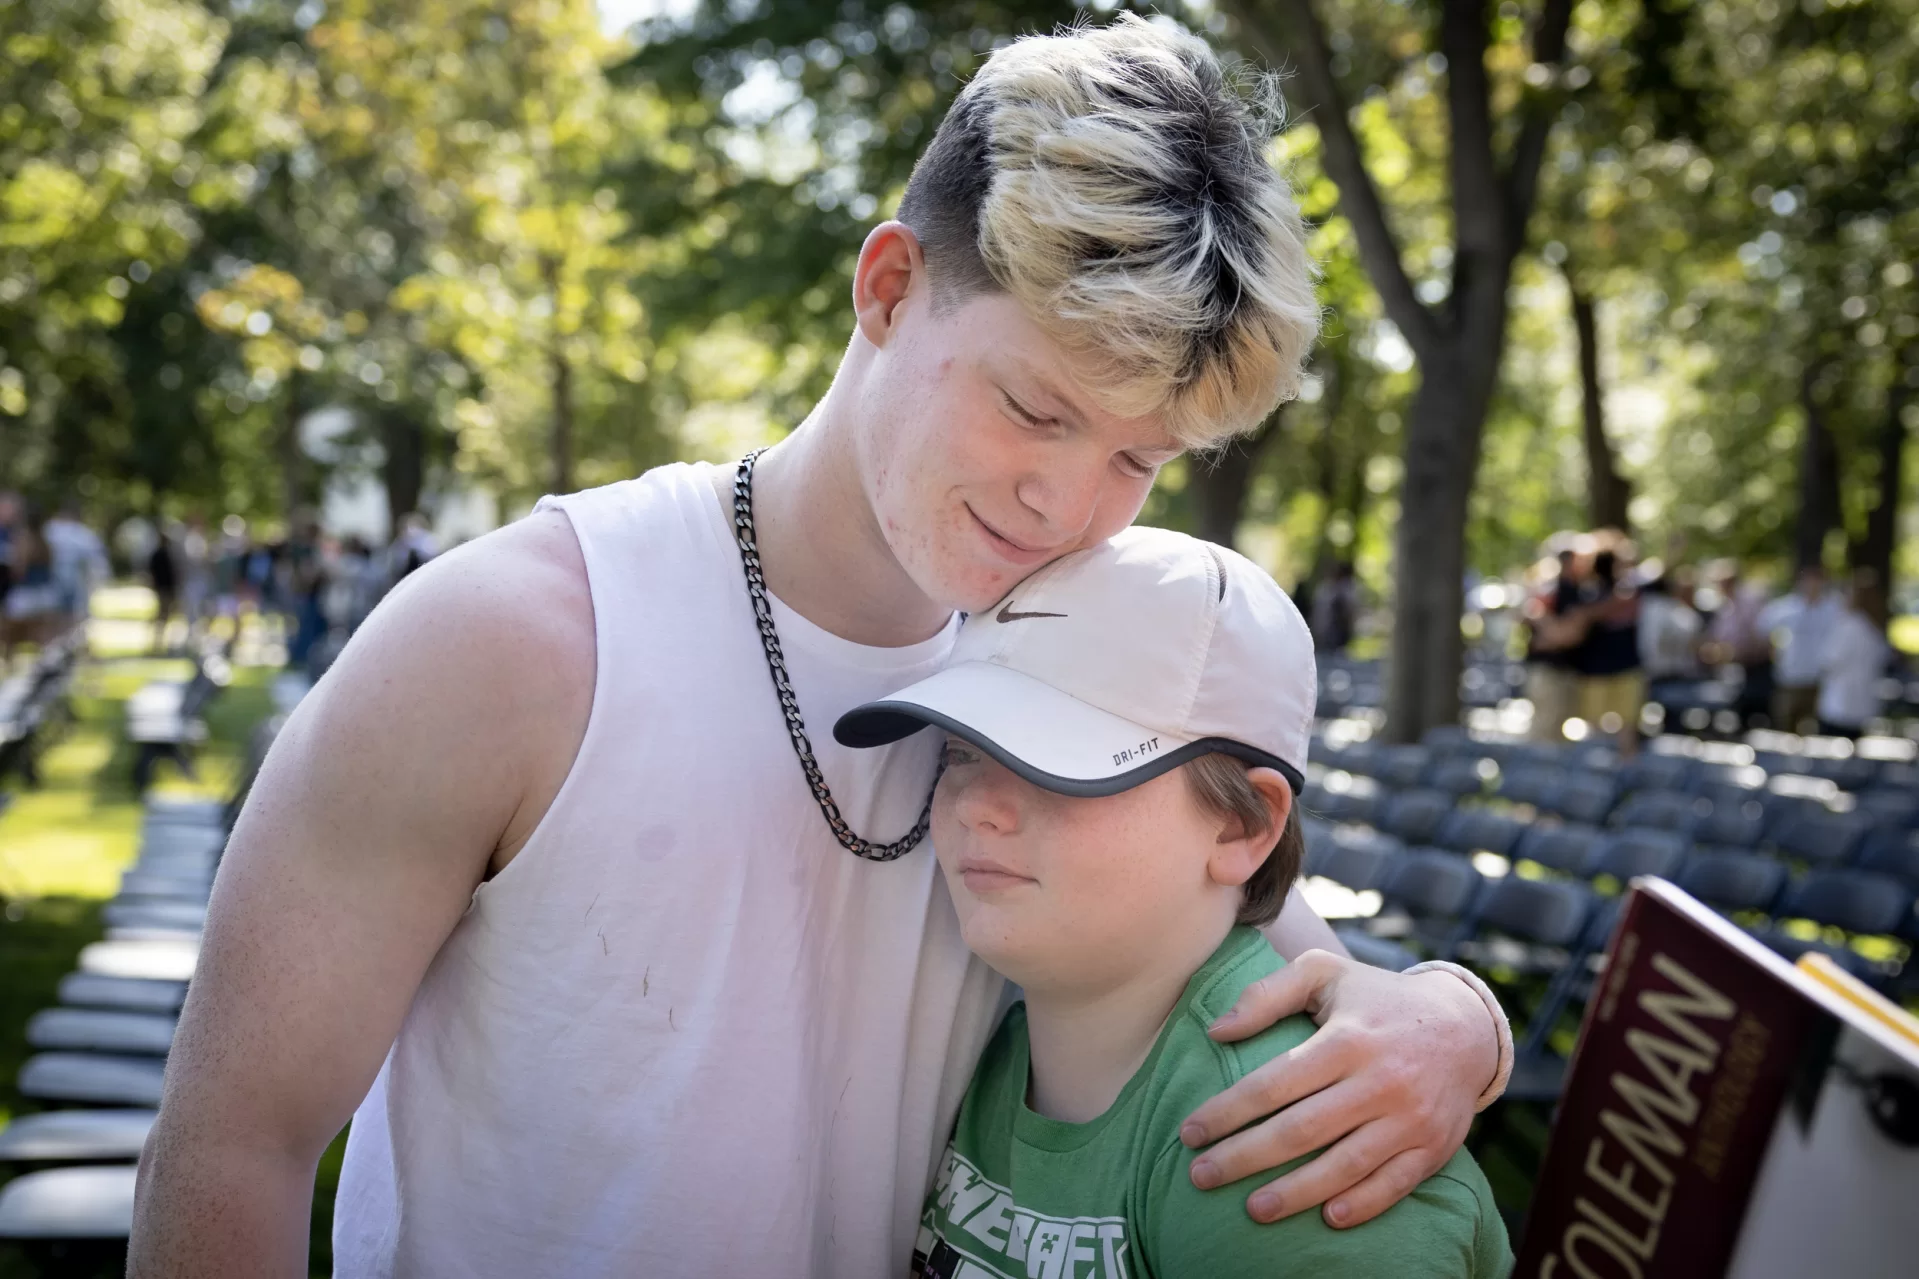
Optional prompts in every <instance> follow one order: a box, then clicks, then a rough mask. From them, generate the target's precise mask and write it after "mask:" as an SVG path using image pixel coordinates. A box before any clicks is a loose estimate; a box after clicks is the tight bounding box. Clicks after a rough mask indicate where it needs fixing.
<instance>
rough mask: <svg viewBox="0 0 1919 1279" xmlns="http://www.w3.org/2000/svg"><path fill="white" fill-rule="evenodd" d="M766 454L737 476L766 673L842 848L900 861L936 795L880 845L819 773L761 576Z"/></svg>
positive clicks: (737, 519)
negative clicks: (757, 508)
mask: <svg viewBox="0 0 1919 1279" xmlns="http://www.w3.org/2000/svg"><path fill="white" fill-rule="evenodd" d="M763 452H765V450H764V449H755V450H754V451H753V452H751V453H748V454H747V455H746V456H745V457H743V458H741V459H740V465H739V469H738V470H736V471H734V472H733V534H734V536H735V537H736V538H737V539H738V541H739V544H740V567H742V568H743V569H745V570H746V595H747V598H748V599H750V600H752V601H753V616H754V617H755V618H756V619H758V621H759V625H760V647H761V648H763V649H765V650H766V669H767V670H768V671H769V672H771V674H772V676H773V691H774V692H775V693H777V694H779V699H780V711H781V712H782V713H783V714H784V715H785V716H786V735H787V736H788V737H790V738H792V739H793V753H794V754H795V755H798V756H799V757H800V771H801V772H803V773H805V774H806V784H807V785H808V786H810V787H812V788H813V799H814V800H815V801H816V802H817V803H818V804H819V806H820V815H821V816H823V817H825V818H826V824H827V825H828V826H829V827H831V828H832V831H833V836H834V838H836V839H838V840H839V841H840V847H842V848H844V849H845V850H846V851H847V852H849V853H851V854H853V855H854V856H855V857H863V858H865V859H866V860H867V861H869V862H890V861H898V860H899V859H900V858H902V857H904V856H906V854H908V853H910V852H912V851H913V850H914V849H915V848H917V847H919V843H920V841H921V840H922V839H925V838H926V828H927V826H928V825H929V824H930V823H931V822H932V817H933V796H932V795H931V794H930V793H929V794H928V795H927V796H926V807H924V808H922V809H921V810H920V819H919V820H918V821H917V822H914V823H913V829H912V830H909V831H907V832H906V834H905V835H904V836H903V837H901V838H899V839H896V840H894V841H893V842H892V843H890V844H875V843H874V842H873V841H872V840H870V839H863V838H861V837H860V836H859V835H858V834H856V833H855V832H854V830H853V828H852V827H851V826H849V825H847V823H846V819H845V818H844V817H842V816H840V806H839V805H838V804H835V803H834V802H833V792H832V791H830V790H828V789H826V777H825V776H824V775H823V774H822V773H821V772H820V764H819V761H818V760H816V759H814V758H813V743H812V742H810V741H808V740H807V737H806V724H805V722H804V721H802V720H801V719H800V703H799V699H798V698H797V697H795V696H794V695H793V681H792V680H790V679H788V678H787V675H786V658H785V656H784V655H783V654H782V653H781V651H780V633H779V632H778V631H777V630H775V629H774V627H773V605H772V601H771V599H770V598H769V597H768V595H767V593H766V575H765V574H764V573H762V572H761V571H760V551H759V535H758V533H757V532H756V531H755V530H754V527H753V462H754V460H755V459H756V458H758V457H759V455H760V454H761V453H763Z"/></svg>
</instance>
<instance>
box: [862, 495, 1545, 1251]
mask: <svg viewBox="0 0 1919 1279" xmlns="http://www.w3.org/2000/svg"><path fill="white" fill-rule="evenodd" d="M1312 653H1313V647H1312V640H1311V637H1310V636H1309V634H1308V632H1307V629H1306V626H1305V624H1304V623H1303V622H1302V621H1301V619H1300V617H1299V614H1298V612H1297V610H1295V609H1294V607H1293V605H1292V602H1291V601H1290V600H1289V599H1287V598H1286V595H1285V593H1284V592H1282V591H1281V590H1280V589H1279V588H1278V586H1277V585H1275V584H1274V582H1273V581H1272V579H1271V578H1270V577H1268V576H1267V575H1266V574H1264V573H1262V572H1261V571H1260V570H1258V569H1257V568H1255V567H1254V566H1253V565H1252V564H1251V563H1249V562H1247V561H1246V560H1244V559H1242V558H1240V557H1239V556H1237V555H1235V554H1233V553H1232V552H1230V551H1226V550H1222V549H1220V548H1219V547H1216V546H1212V545H1210V544H1208V543H1205V542H1200V541H1196V540H1195V539H1193V538H1189V537H1186V536H1184V535H1183V534H1178V533H1172V532H1168V531H1165V530H1163V529H1150V528H1133V529H1128V530H1126V531H1125V532H1123V533H1121V534H1119V535H1118V536H1116V537H1114V538H1113V539H1112V540H1111V541H1110V542H1107V543H1105V544H1104V545H1101V546H1099V547H1096V548H1094V549H1091V550H1087V551H1082V552H1079V553H1077V554H1074V555H1070V556H1067V557H1066V558H1064V559H1061V560H1058V561H1056V562H1055V563H1053V564H1051V565H1049V566H1048V567H1046V568H1044V569H1042V570H1040V571H1039V572H1038V573H1036V574H1034V575H1033V576H1032V577H1030V578H1028V579H1027V580H1026V581H1025V582H1023V583H1021V584H1020V585H1019V586H1018V587H1016V588H1014V590H1013V591H1012V593H1011V594H1009V595H1008V596H1006V598H1005V599H1004V600H1002V601H1001V602H1000V603H999V604H998V605H996V606H995V607H994V608H992V609H990V610H988V611H986V612H982V613H979V614H976V615H975V616H973V617H971V618H969V619H968V621H967V622H966V624H965V627H964V628H963V629H962V631H961V633H960V636H959V639H958V642H957V646H956V648H955V650H954V653H953V660H952V664H951V665H949V666H948V667H947V668H946V669H945V670H943V671H941V672H940V673H939V674H937V675H934V676H932V677H931V678H929V679H926V680H922V681H920V682H919V683H917V684H914V685H912V686H910V687H908V688H906V689H903V690H902V691H900V692H898V693H896V694H894V695H893V696H892V697H890V698H887V699H886V700H884V701H879V702H871V703H868V704H866V705H865V706H861V707H859V708H857V709H855V710H853V711H851V712H849V713H848V714H847V715H846V716H845V717H843V718H842V719H841V720H840V722H839V724H838V725H837V727H836V729H835V732H836V734H837V735H838V737H839V738H840V740H841V741H842V742H845V743H846V744H848V745H855V746H862V745H877V744H880V743H884V742H890V741H897V740H899V739H900V738H902V737H904V736H906V735H908V734H910V733H912V732H915V731H917V730H919V729H921V728H923V727H925V726H927V725H933V726H937V727H939V728H941V729H943V730H945V732H946V734H947V746H946V754H945V764H944V769H945V771H944V773H943V775H942V777H941V780H940V783H939V787H938V790H937V792H936V794H935V797H934V804H933V826H932V835H933V842H934V846H935V848H936V850H937V852H938V855H939V861H940V866H941V868H942V869H943V870H944V872H945V875H946V880H947V884H948V885H949V887H950V888H951V890H952V897H953V902H954V905H955V907H956V908H957V910H958V913H959V919H960V924H961V928H962V929H963V931H964V933H965V937H966V941H967V944H968V945H970V946H971V947H972V948H973V949H974V951H976V952H977V953H978V954H979V955H980V956H982V957H983V958H984V959H986V960H987V962H989V963H990V964H992V966H993V967H994V968H996V969H998V970H999V971H1000V972H1001V973H1003V974H1005V975H1006V976H1007V977H1008V978H1010V979H1011V980H1012V981H1014V982H1017V983H1018V984H1019V985H1020V986H1021V987H1023V989H1024V992H1025V1003H1024V1005H1023V1006H1017V1005H1016V1006H1015V1007H1014V1009H1013V1010H1012V1011H1011V1012H1010V1013H1008V1014H1007V1017H1006V1020H1005V1022H1004V1023H1003V1024H1002V1025H1001V1027H1000V1029H999V1032H998V1033H997V1034H996V1035H995V1036H994V1039H993V1042H992V1044H991V1045H990V1046H989V1047H988V1048H987V1050H986V1054H985V1056H984V1057H983V1058H982V1059H981V1060H980V1063H979V1067H978V1069H977V1070H976V1071H975V1072H974V1075H973V1080H972V1084H971V1086H970V1088H969V1089H968V1092H967V1095H966V1100H965V1103H964V1105H963V1106H962V1108H961V1111H960V1116H959V1122H958V1124H957V1126H956V1128H955V1131H954V1133H953V1137H952V1143H951V1145H950V1146H949V1148H948V1150H947V1154H946V1158H945V1161H944V1163H943V1165H942V1168H941V1171H940V1173H939V1176H938V1179H937V1182H936V1184H935V1186H934V1189H933V1192H932V1194H931V1195H929V1196H928V1198H927V1201H926V1208H925V1215H924V1218H923V1222H922V1228H921V1230H920V1236H919V1241H918V1246H917V1248H916V1250H915V1256H914V1267H915V1268H914V1273H915V1275H916V1276H926V1277H929V1279H931V1277H937V1279H989V1277H990V1276H1028V1277H1034V1279H1056V1277H1057V1279H1092V1277H1095V1276H1097V1277H1099V1279H1120V1277H1121V1276H1133V1277H1135V1279H1138V1277H1142V1276H1182V1275H1203V1276H1207V1277H1208V1279H1215V1277H1217V1279H1230V1277H1231V1276H1236V1275H1248V1276H1251V1275H1258V1276H1261V1277H1262V1279H1271V1277H1272V1276H1276V1275H1290V1274H1297V1275H1310V1276H1313V1279H1329V1277H1336V1276H1341V1275H1355V1276H1357V1275H1382V1276H1383V1275H1390V1276H1393V1277H1394V1279H1416V1277H1424V1276H1431V1277H1433V1279H1438V1277H1441V1276H1444V1277H1446V1279H1494V1277H1496V1276H1501V1275H1504V1274H1505V1273H1506V1272H1507V1271H1508V1270H1509V1269H1510V1267H1511V1264H1512V1258H1511V1253H1510V1250H1509V1248H1508V1244H1507V1240H1506V1232H1505V1228H1504V1226H1503V1225H1502V1224H1501V1222H1500V1219H1499V1215H1498V1213H1497V1212H1496V1211H1495V1210H1494V1207H1493V1203H1492V1196H1491V1193H1490V1191H1489V1190H1488V1189H1487V1187H1486V1182H1485V1178H1484V1177H1483V1176H1482V1175H1481V1174H1480V1171H1479V1169H1478V1167H1477V1166H1476V1165H1475V1164H1474V1163H1473V1162H1472V1159H1471V1158H1470V1157H1469V1156H1467V1155H1466V1154H1464V1153H1460V1154H1457V1155H1454V1156H1453V1158H1452V1160H1451V1162H1450V1163H1448V1164H1447V1165H1446V1166H1445V1167H1444V1168H1442V1169H1441V1170H1440V1172H1439V1173H1438V1174H1436V1175H1435V1176H1433V1177H1430V1178H1428V1179H1427V1180H1426V1181H1425V1182H1424V1183H1423V1184H1422V1185H1421V1186H1420V1187H1419V1188H1418V1189H1417V1190H1415V1191H1414V1192H1413V1194H1412V1195H1411V1196H1409V1197H1408V1198H1407V1199H1405V1200H1403V1201H1402V1202H1401V1203H1399V1204H1398V1205H1397V1206H1395V1207H1394V1208H1392V1209H1391V1210H1390V1211H1388V1212H1387V1213H1385V1214H1384V1215H1383V1216H1381V1217H1379V1218H1377V1219H1375V1220H1373V1221H1370V1222H1368V1223H1366V1224H1365V1225H1362V1226H1359V1227H1356V1228H1354V1229H1350V1230H1345V1231H1334V1230H1331V1229H1330V1228H1328V1227H1327V1226H1326V1225H1325V1223H1324V1222H1323V1221H1322V1220H1321V1219H1320V1217H1319V1215H1318V1214H1316V1213H1300V1214H1297V1215H1295V1216H1293V1217H1289V1218H1287V1219H1286V1220H1284V1221H1282V1222H1280V1223H1278V1224H1277V1225H1272V1226H1262V1225H1259V1224H1257V1223H1255V1222H1254V1221H1253V1220H1252V1219H1251V1218H1250V1217H1248V1216H1247V1215H1246V1212H1245V1209H1244V1206H1243V1205H1244V1199H1245V1196H1244V1195H1243V1194H1231V1193H1227V1194H1217V1193H1211V1192H1202V1191H1199V1190H1196V1189H1194V1187H1193V1184H1192V1182H1191V1180H1190V1177H1189V1173H1188V1169H1189V1167H1190V1164H1191V1160H1192V1158H1193V1156H1194V1152H1193V1151H1191V1150H1188V1149H1187V1148H1186V1147H1185V1146H1184V1145H1183V1144H1182V1143H1181V1141H1180V1137H1179V1127H1180V1123H1181V1121H1182V1120H1183V1119H1184V1118H1185V1117H1186V1116H1187V1115H1189V1114H1190V1113H1191V1112H1192V1110H1193V1108H1194V1107H1195V1106H1197V1105H1198V1104H1199V1103H1200V1102H1201V1101H1203V1100H1205V1099H1206V1098H1207V1097H1210V1096H1212V1095H1213V1094H1214V1093H1216V1092H1218V1091H1219V1090H1220V1089H1221V1088H1222V1087H1224V1086H1226V1085H1229V1084H1231V1083H1233V1082H1234V1081H1236V1080H1238V1079H1239V1078H1241V1077H1242V1076H1244V1075H1246V1074H1247V1073H1248V1072H1250V1071H1251V1070H1253V1069H1254V1068H1256V1067H1257V1066H1259V1065H1261V1064H1262V1063H1264V1062H1266V1061H1268V1060H1270V1059H1272V1058H1273V1057H1275V1056H1277V1055H1279V1054H1280V1053H1282V1052H1285V1051H1286V1050H1288V1049H1290V1048H1293V1047H1296V1046H1297V1045H1299V1044H1301V1043H1303V1042H1305V1040H1306V1038H1307V1036H1308V1035H1309V1034H1310V1033H1311V1032H1312V1029H1313V1027H1312V1023H1311V1021H1309V1020H1308V1019H1307V1018H1305V1017H1294V1018H1290V1019H1288V1020H1286V1021H1283V1022H1281V1023H1279V1024H1278V1025H1276V1026H1274V1027H1273V1028H1272V1029H1271V1030H1268V1031H1266V1032H1264V1033H1263V1034H1260V1035H1257V1036H1255V1037H1253V1038H1251V1039H1247V1040H1244V1041H1242V1042H1240V1043H1235V1044H1222V1043H1215V1042H1214V1041H1213V1040H1211V1039H1210V1038H1208V1036H1207V1033H1206V1032H1207V1027H1208V1026H1209V1025H1210V1024H1211V1023H1212V1022H1213V1021H1214V1020H1215V1019H1216V1018H1218V1017H1219V1016H1220V1014H1222V1013H1224V1012H1225V1011H1226V1010H1227V1009H1228V1008H1229V1007H1230V1006H1231V1005H1232V1002H1233V1000H1234V999H1235V998H1236V996H1237V995H1238V993H1239V991H1240V990H1241V989H1242V988H1243V987H1244V986H1245V985H1246V983H1247V982H1249V981H1251V980H1253V979H1255V978H1257V977H1260V976H1263V975H1265V974H1267V973H1270V972H1272V971H1274V970H1275V969H1277V968H1278V967H1279V966H1280V964H1281V960H1280V959H1279V957H1278V956H1277V955H1276V954H1275V953H1274V951H1273V950H1272V948H1271V947H1270V946H1269V945H1268V944H1267V943H1266V940H1265V938H1263V937H1262V936H1261V935H1260V934H1259V932H1258V931H1257V929H1258V927H1259V926H1260V925H1262V924H1265V923H1269V922H1270V921H1271V920H1272V919H1273V917H1274V916H1275V915H1276V914H1277V913H1278V910H1279V908H1280V904H1281V903H1282V902H1283V901H1284V900H1285V897H1286V893H1287V890H1288V888H1289V887H1290V885H1291V883H1292V880H1293V878H1294V876H1295V875H1297V874H1298V871H1299V862H1300V855H1301V848H1302V845H1301V841H1300V833H1299V819H1298V814H1297V812H1296V811H1295V807H1294V803H1293V797H1294V795H1296V794H1297V793H1298V790H1299V788H1300V786H1301V785H1302V782H1303V774H1304V771H1305V765H1306V743H1307V737H1308V733H1309V731H1310V728H1311V724H1312V712H1313V697H1314V689H1315V682H1314V668H1313V657H1312ZM1276 831H1277V832H1279V833H1278V835H1277V836H1275V834H1274V832H1276ZM1305 1104H1310V1102H1308V1103H1305Z"/></svg>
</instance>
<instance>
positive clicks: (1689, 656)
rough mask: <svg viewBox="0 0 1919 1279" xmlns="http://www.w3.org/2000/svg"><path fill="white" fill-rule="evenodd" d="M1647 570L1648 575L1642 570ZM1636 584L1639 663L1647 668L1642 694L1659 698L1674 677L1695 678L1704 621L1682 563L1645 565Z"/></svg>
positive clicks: (1700, 671)
mask: <svg viewBox="0 0 1919 1279" xmlns="http://www.w3.org/2000/svg"><path fill="white" fill-rule="evenodd" d="M1648 574H1649V575H1650V576H1647V575H1648ZM1642 577H1646V580H1645V581H1644V582H1643V583H1642V585H1641V586H1640V588H1639V664H1640V665H1641V666H1642V667H1644V668H1645V671H1646V695H1647V697H1649V698H1650V699H1652V700H1653V701H1655V702H1660V703H1662V704H1663V703H1664V702H1665V701H1666V698H1665V697H1664V696H1662V694H1663V693H1664V692H1666V691H1667V690H1668V689H1670V688H1671V686H1672V685H1673V684H1675V683H1682V682H1688V681H1692V680H1697V679H1700V678H1701V677H1703V676H1704V674H1705V669H1704V668H1703V667H1702V666H1701V665H1700V664H1699V646H1700V643H1701V641H1702V639H1703V638H1704V633H1705V621H1704V619H1703V618H1701V617H1700V616H1699V612H1698V610H1697V609H1695V608H1694V607H1693V587H1692V580H1691V577H1690V576H1689V575H1688V574H1687V573H1686V571H1685V570H1684V569H1666V568H1663V567H1661V566H1659V565H1658V564H1657V562H1654V563H1651V564H1648V565H1647V566H1646V573H1645V574H1642Z"/></svg>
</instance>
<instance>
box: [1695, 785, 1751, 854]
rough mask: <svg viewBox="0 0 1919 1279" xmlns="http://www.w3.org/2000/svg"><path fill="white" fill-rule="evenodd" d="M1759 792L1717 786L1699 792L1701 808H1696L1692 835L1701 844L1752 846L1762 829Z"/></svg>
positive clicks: (1735, 846)
mask: <svg viewBox="0 0 1919 1279" xmlns="http://www.w3.org/2000/svg"><path fill="white" fill-rule="evenodd" d="M1764 794H1765V792H1763V791H1752V790H1747V789H1746V788H1744V787H1737V786H1735V787H1721V788H1716V789H1713V790H1710V791H1707V792H1703V793H1701V795H1700V796H1699V799H1700V800H1701V801H1702V802H1703V803H1704V805H1705V807H1704V809H1703V810H1696V812H1695V815H1694V818H1693V823H1692V831H1691V833H1692V837H1693V838H1694V839H1695V840H1697V841H1699V842H1700V843H1702V844H1723V845H1727V846H1729V847H1734V848H1756V847H1757V846H1758V844H1759V841H1760V839H1761V838H1762V837H1763V836H1764V835H1765V830H1766V805H1765V800H1764Z"/></svg>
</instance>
